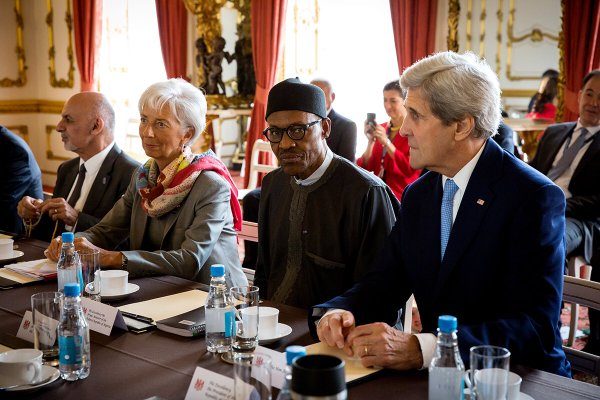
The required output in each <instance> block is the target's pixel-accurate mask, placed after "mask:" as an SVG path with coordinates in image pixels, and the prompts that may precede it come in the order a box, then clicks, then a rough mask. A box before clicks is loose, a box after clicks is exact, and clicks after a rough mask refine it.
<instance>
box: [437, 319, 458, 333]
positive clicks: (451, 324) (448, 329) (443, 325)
mask: <svg viewBox="0 0 600 400" xmlns="http://www.w3.org/2000/svg"><path fill="white" fill-rule="evenodd" d="M457 326H458V320H457V319H456V317H453V316H452V315H440V317H439V318H438V328H439V329H440V331H442V332H444V333H452V332H454V331H455V330H456V327H457Z"/></svg>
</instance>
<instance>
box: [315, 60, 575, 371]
mask: <svg viewBox="0 0 600 400" xmlns="http://www.w3.org/2000/svg"><path fill="white" fill-rule="evenodd" d="M400 84H401V86H402V88H403V89H405V90H408V92H407V97H406V100H405V107H406V109H407V116H406V118H405V120H404V123H403V125H402V129H401V133H402V134H403V135H405V136H406V137H407V138H408V143H409V146H410V164H411V167H412V168H415V169H421V168H427V169H428V170H429V172H428V173H427V174H425V175H424V176H422V177H421V178H420V179H419V180H417V181H416V182H414V183H413V184H411V185H410V186H408V187H407V188H406V190H405V191H404V194H403V198H402V201H401V212H400V217H399V218H398V221H397V222H396V225H395V226H394V229H393V230H392V233H391V234H390V236H389V237H388V239H387V243H386V244H385V246H384V248H383V250H382V251H381V253H380V254H379V257H378V258H376V260H375V263H374V264H373V266H374V269H373V270H371V272H369V274H368V275H367V276H365V277H364V278H363V279H362V280H361V281H360V282H359V283H357V284H356V285H355V286H354V287H353V288H351V289H350V290H348V291H347V292H346V293H344V294H343V295H341V296H338V297H336V298H334V299H332V300H330V301H328V302H326V303H324V304H321V305H318V306H316V307H315V308H313V314H312V317H313V318H317V317H320V316H322V315H324V316H323V317H322V318H321V319H320V321H319V323H318V326H317V334H318V336H319V338H320V339H321V340H322V341H325V342H326V343H328V344H329V345H330V346H338V347H339V348H344V349H345V351H346V352H347V353H348V354H349V355H356V356H359V357H361V360H362V363H363V365H365V366H372V365H378V366H383V367H388V368H395V369H413V368H427V367H428V365H429V363H430V361H431V359H432V356H433V352H434V348H435V343H436V337H435V335H434V333H435V331H436V328H437V319H438V317H439V316H440V315H444V314H449V315H454V316H456V317H457V318H458V346H459V349H460V354H461V356H462V359H463V361H464V362H465V363H466V364H468V363H469V349H470V348H471V347H472V346H476V345H482V344H489V345H497V346H503V347H506V348H508V349H509V350H510V352H511V363H515V364H523V365H527V366H530V367H533V368H538V369H542V370H545V371H549V372H553V373H556V374H560V375H564V376H570V366H569V363H568V362H567V360H566V358H565V354H564V352H563V350H562V341H561V338H560V332H559V317H560V304H561V295H562V283H563V262H564V246H563V234H564V208H565V199H564V195H563V193H562V191H561V190H560V189H559V188H558V187H557V186H556V185H554V184H553V183H552V182H551V181H550V180H549V179H548V178H546V177H545V176H544V175H542V174H541V173H539V172H538V171H535V170H534V169H533V168H531V167H529V166H527V165H526V164H524V163H523V162H521V161H520V160H518V159H516V158H515V157H514V156H513V155H511V154H508V153H507V152H504V151H502V150H501V149H500V147H499V146H498V145H497V144H496V142H494V141H493V140H490V136H491V135H492V134H493V133H494V132H495V131H496V129H497V127H498V122H499V120H500V87H499V83H498V78H497V76H496V74H495V73H494V72H493V71H492V69H491V68H490V67H489V65H487V64H486V63H485V61H482V60H479V59H478V58H477V56H476V55H475V54H473V53H466V54H463V55H459V54H456V53H453V52H444V53H437V54H435V55H432V56H429V57H427V58H425V59H423V60H421V61H419V62H417V63H416V64H414V65H413V66H411V67H410V68H408V69H406V70H405V71H404V73H403V74H402V77H401V78H400ZM411 293H413V294H414V295H415V299H416V301H417V303H418V304H419V312H420V316H421V322H422V325H423V331H422V332H423V333H421V334H418V335H412V334H407V333H403V332H401V331H399V330H396V329H394V328H392V326H393V325H394V323H395V321H396V316H397V310H398V309H399V308H401V307H402V306H403V305H404V304H405V302H406V300H407V299H408V297H409V296H410V294H411ZM358 324H360V325H358ZM310 325H311V328H313V329H314V326H312V325H313V324H310ZM357 325H358V326H357Z"/></svg>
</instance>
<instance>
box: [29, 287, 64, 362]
mask: <svg viewBox="0 0 600 400" xmlns="http://www.w3.org/2000/svg"><path fill="white" fill-rule="evenodd" d="M62 304H63V294H62V293H60V292H42V293H36V294H34V295H32V296H31V313H32V314H33V338H34V346H35V348H36V349H37V350H41V351H42V353H43V358H44V362H45V363H46V364H48V365H58V338H57V336H58V323H59V321H60V310H61V309H62Z"/></svg>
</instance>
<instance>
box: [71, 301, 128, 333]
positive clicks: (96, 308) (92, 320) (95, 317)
mask: <svg viewBox="0 0 600 400" xmlns="http://www.w3.org/2000/svg"><path fill="white" fill-rule="evenodd" d="M81 307H82V308H83V314H84V315H85V318H86V319H87V322H88V325H89V326H90V329H91V330H93V331H94V332H98V333H100V334H102V335H106V336H110V332H111V331H112V329H113V326H116V327H117V328H121V329H124V330H127V325H126V324H125V320H123V316H122V315H121V312H120V311H119V309H118V308H116V307H112V306H109V305H108V304H102V303H100V302H98V301H94V300H91V299H88V298H87V297H82V298H81Z"/></svg>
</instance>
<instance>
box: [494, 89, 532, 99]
mask: <svg viewBox="0 0 600 400" xmlns="http://www.w3.org/2000/svg"><path fill="white" fill-rule="evenodd" d="M536 92H537V91H536V90H534V89H502V97H527V98H531V96H533V95H534V94H535V93H536Z"/></svg>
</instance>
